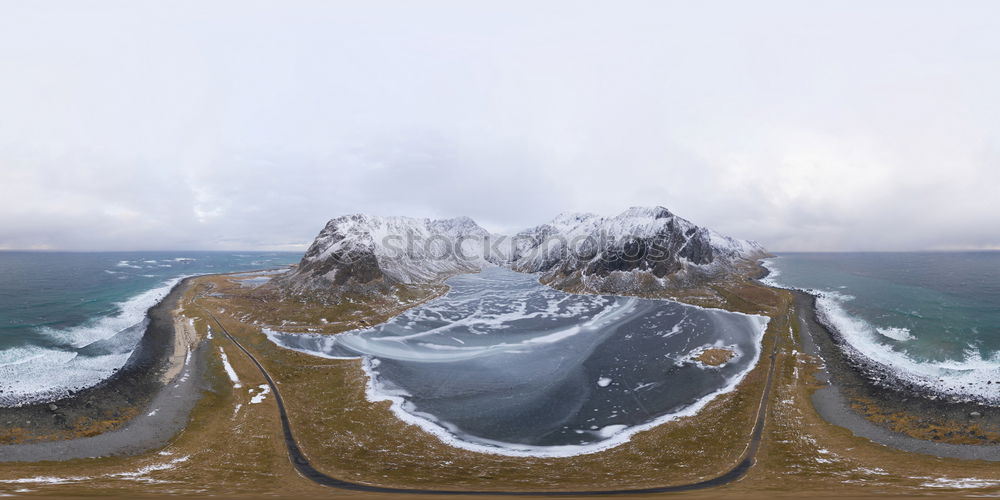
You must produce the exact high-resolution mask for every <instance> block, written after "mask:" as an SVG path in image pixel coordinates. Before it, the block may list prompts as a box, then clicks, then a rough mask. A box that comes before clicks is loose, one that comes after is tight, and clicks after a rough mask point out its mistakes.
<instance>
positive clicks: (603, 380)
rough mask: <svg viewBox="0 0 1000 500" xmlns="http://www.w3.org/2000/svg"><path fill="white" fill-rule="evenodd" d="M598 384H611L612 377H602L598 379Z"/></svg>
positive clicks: (604, 385)
mask: <svg viewBox="0 0 1000 500" xmlns="http://www.w3.org/2000/svg"><path fill="white" fill-rule="evenodd" d="M597 385H598V386H600V387H607V386H609V385H611V379H609V378H608V377H601V378H599V379H597Z"/></svg>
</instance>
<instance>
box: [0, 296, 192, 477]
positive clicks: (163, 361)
mask: <svg viewBox="0 0 1000 500" xmlns="http://www.w3.org/2000/svg"><path fill="white" fill-rule="evenodd" d="M191 280H192V278H188V279H185V280H183V281H181V282H180V283H178V284H177V285H176V286H175V287H174V288H173V290H171V291H170V293H169V294H168V295H167V296H166V297H165V298H164V299H163V300H162V301H161V302H160V303H159V304H157V305H155V306H153V307H152V308H150V309H149V311H148V312H147V322H148V323H147V327H146V332H145V334H144V335H143V337H142V340H141V341H140V342H139V345H138V346H137V347H136V349H135V351H134V352H133V353H132V355H131V356H130V357H129V359H128V361H127V362H126V364H125V365H124V366H123V367H122V368H121V369H120V370H118V371H117V372H116V373H115V374H114V375H113V376H112V377H110V378H108V379H107V380H105V381H104V382H102V383H101V384H99V385H96V386H94V387H90V388H87V389H84V390H81V391H78V392H76V393H75V394H73V395H71V396H70V397H67V398H62V399H60V400H56V401H51V402H46V403H41V404H34V405H27V406H23V407H16V408H0V424H2V425H3V428H4V429H5V431H6V434H5V435H2V436H0V461H19V460H25V461H32V460H52V459H69V458H79V457H89V456H102V455H115V454H122V453H136V452H139V451H142V450H144V449H149V448H151V447H155V446H156V445H157V444H162V443H165V442H166V441H167V440H169V439H170V437H172V436H173V435H174V434H176V432H177V431H179V430H180V429H181V428H183V425H184V424H185V423H186V419H187V414H188V413H189V412H190V409H191V408H192V407H193V406H194V403H195V402H196V401H197V398H198V394H199V392H200V391H199V390H198V389H197V385H198V384H197V381H198V380H199V379H200V376H199V374H200V373H201V371H202V370H203V367H204V364H205V363H204V361H205V359H204V358H205V356H204V355H203V354H204V351H205V349H204V348H198V349H195V350H194V351H193V352H192V353H191V355H190V356H186V355H182V356H180V357H178V356H177V349H178V348H179V347H180V346H179V345H178V344H177V342H176V338H177V337H176V336H177V332H176V331H175V310H176V309H178V305H179V304H180V301H181V299H182V297H183V296H184V294H185V292H186V291H187V290H188V288H189V287H190V285H191ZM183 348H184V349H185V350H186V348H187V347H186V346H184V347H183ZM168 374H169V375H171V377H166V375H168ZM167 378H169V380H167ZM129 429H131V431H130V430H129ZM126 431H127V434H126V435H125V436H122V435H121V433H122V432H126ZM109 436H110V437H109ZM95 440H96V441H95Z"/></svg>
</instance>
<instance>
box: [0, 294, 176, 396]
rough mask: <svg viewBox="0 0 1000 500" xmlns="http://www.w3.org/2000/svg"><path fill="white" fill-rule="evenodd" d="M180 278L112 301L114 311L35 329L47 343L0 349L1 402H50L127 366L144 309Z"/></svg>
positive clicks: (139, 333)
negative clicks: (65, 325) (83, 320)
mask: <svg viewBox="0 0 1000 500" xmlns="http://www.w3.org/2000/svg"><path fill="white" fill-rule="evenodd" d="M181 279H182V278H175V279H171V280H168V281H166V282H164V283H163V284H162V285H161V286H159V287H157V288H154V289H152V290H148V291H146V292H143V293H140V294H138V295H136V296H134V297H132V298H131V299H129V300H127V301H124V302H120V303H117V304H115V308H116V309H117V310H118V312H117V313H115V314H113V315H110V316H105V317H102V318H96V319H94V320H92V321H89V322H87V323H85V324H82V325H79V326H75V327H72V328H66V329H53V328H48V327H43V328H40V329H39V333H41V334H42V335H43V336H44V337H45V338H47V339H49V341H48V342H47V343H46V344H44V345H22V346H16V347H12V348H8V349H3V350H0V388H2V392H0V406H6V407H11V406H23V405H26V404H31V403H37V402H44V401H51V400H54V399H58V398H61V397H65V396H67V395H68V394H69V393H71V392H74V391H77V390H80V389H85V388H87V387H92V386H94V385H97V384H98V383H100V382H102V381H103V380H105V379H107V378H108V377H110V376H111V375H113V374H114V372H116V371H117V370H118V369H120V368H121V367H122V366H124V365H125V362H126V361H128V358H129V356H130V355H131V354H132V351H133V350H134V349H135V347H136V346H137V345H138V343H139V340H140V339H141V338H142V335H143V333H144V332H145V328H146V311H148V310H149V308H151V307H153V306H154V305H156V304H157V303H158V302H160V301H161V300H163V298H164V297H166V296H167V294H168V293H169V292H170V290H171V289H172V288H173V287H174V285H176V284H177V283H178V282H179V281H180V280H181Z"/></svg>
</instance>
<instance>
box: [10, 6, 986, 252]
mask: <svg viewBox="0 0 1000 500" xmlns="http://www.w3.org/2000/svg"><path fill="white" fill-rule="evenodd" d="M998 50H1000V6H998V5H997V4H996V3H995V2H963V3H961V4H959V5H945V4H942V3H939V2H917V1H888V2H879V3H877V4H872V3H871V2H838V3H829V4H819V3H816V2H782V1H768V2H755V3H754V4H752V5H751V4H748V3H746V2H735V1H733V2H701V3H697V4H692V3H691V2H661V1H655V2H652V1H650V2H639V1H633V2H624V3H615V4H614V5H612V4H608V3H604V2H593V3H590V2H549V3H545V4H538V3H537V2H503V3H502V4H493V5H491V4H488V3H482V2H421V3H420V5H416V4H413V3H411V2H357V3H347V2H305V1H304V2H296V3H293V4H288V3H285V2H273V3H269V2H259V3H247V2H227V1H222V2H212V3H210V4H205V3H203V2H193V1H192V2H187V1H182V2H169V3H168V2H163V3H150V2H144V3H141V4H140V3H135V2H119V1H99V2H88V3H87V5H82V4H80V3H78V2H68V1H67V2H44V3H39V2H3V3H0V74H3V75H4V78H3V79H2V80H0V117H3V118H2V119H0V175H2V177H0V179H2V183H0V248H59V249H144V248H149V249H152V248H190V249H196V248H198V249H200V248H204V249H257V248H260V249H288V248H302V247H303V246H304V245H305V244H307V243H308V242H309V241H310V240H311V238H312V237H313V236H314V235H315V234H316V232H318V230H319V229H320V228H321V227H322V225H323V223H324V222H325V221H326V220H327V219H329V218H332V217H335V216H338V215H341V214H344V213H351V212H371V213H378V214H405V215H414V216H435V217H437V216H455V215H469V216H471V217H473V218H475V219H476V220H477V221H480V222H481V223H483V224H485V225H487V226H488V227H490V228H491V229H495V230H503V231H511V230H516V229H519V228H521V227H525V226H529V225H534V224H537V223H540V222H543V221H545V220H547V219H548V218H550V217H552V216H554V215H555V214H556V213H558V212H561V211H591V212H599V213H616V212H619V211H621V210H622V209H623V208H624V207H627V206H630V205H665V206H668V207H670V208H671V210H673V211H674V212H676V213H678V214H681V215H682V216H684V217H687V218H689V219H691V220H692V221H694V222H696V223H699V224H703V225H708V226H711V227H713V228H716V229H718V230H719V231H721V232H724V233H727V234H731V235H733V236H737V237H743V238H753V239H757V240H760V241H761V242H763V243H764V244H765V245H766V246H768V247H769V248H771V249H774V250H916V249H945V248H947V249H951V248H991V247H992V248H1000V234H998V233H997V232H996V230H995V229H994V228H996V227H1000V199H998V197H997V196H996V192H997V190H998V189H1000V147H998V145H997V140H998V132H1000V125H997V123H998V122H997V121H996V119H995V117H996V116H998V115H1000V94H997V93H996V92H995V89H996V88H1000V67H998V66H997V65H996V54H997V51H998Z"/></svg>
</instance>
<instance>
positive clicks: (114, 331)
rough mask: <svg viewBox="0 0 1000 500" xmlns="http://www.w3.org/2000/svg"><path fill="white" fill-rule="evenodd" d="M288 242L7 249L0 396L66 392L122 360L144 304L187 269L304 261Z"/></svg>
mask: <svg viewBox="0 0 1000 500" xmlns="http://www.w3.org/2000/svg"><path fill="white" fill-rule="evenodd" d="M300 257H301V254H299V253H288V252H281V253H276V252H234V253H228V252H100V253H61V252H58V253H57V252H0V406H17V405H21V404H25V403H29V402H39V401H44V400H49V399H54V398H58V397H61V396H63V395H65V394H66V393H67V391H69V390H74V389H80V388H84V387H89V386H92V385H94V384H97V383H99V382H100V381H102V380H104V379H106V378H107V377H109V376H110V375H112V374H113V373H114V371H115V370H116V369H118V368H120V367H121V366H122V365H124V363H125V361H126V360H127V359H128V356H129V354H130V353H131V352H132V350H133V349H134V348H135V346H136V344H137V342H138V341H139V339H140V338H141V336H142V333H143V332H144V330H145V318H146V311H147V310H148V309H149V308H150V307H152V306H153V305H155V304H156V303H157V302H158V301H159V300H161V299H162V298H163V297H164V296H166V294H167V293H168V292H169V291H170V288H171V287H172V286H173V285H174V284H175V283H177V282H178V281H179V280H180V278H182V277H184V276H191V275H197V274H209V273H222V272H233V271H244V270H254V269H266V268H275V267H280V266H284V265H287V264H291V263H294V262H297V261H298V259H299V258H300Z"/></svg>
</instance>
